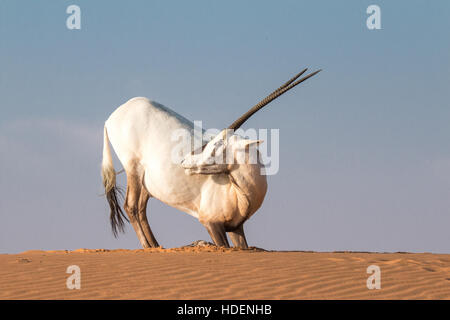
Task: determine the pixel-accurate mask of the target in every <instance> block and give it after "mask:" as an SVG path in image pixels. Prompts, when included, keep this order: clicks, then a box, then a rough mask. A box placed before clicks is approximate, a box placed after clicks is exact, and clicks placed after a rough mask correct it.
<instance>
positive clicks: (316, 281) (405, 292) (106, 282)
mask: <svg viewBox="0 0 450 320" xmlns="http://www.w3.org/2000/svg"><path fill="white" fill-rule="evenodd" d="M70 265H77V266H79V267H80V270H81V288H80V289H79V290H77V289H73V290H69V289H68V288H67V287H66V280H67V278H68V277H69V276H70V274H68V273H66V270H67V267H68V266H70ZM369 265H377V266H379V267H380V269H381V289H379V290H376V289H373V290H369V289H368V288H367V286H366V282H367V278H368V277H369V276H370V274H367V273H366V269H367V267H368V266H369ZM0 299H450V255H448V254H430V253H414V254H411V253H356V252H330V253H324V252H283V251H277V252H275V251H264V250H260V249H256V248H252V249H249V250H237V249H223V248H217V247H212V246H204V247H183V248H178V249H161V248H158V249H142V250H121V249H120V250H105V249H79V250H74V251H27V252H23V253H20V254H1V255H0Z"/></svg>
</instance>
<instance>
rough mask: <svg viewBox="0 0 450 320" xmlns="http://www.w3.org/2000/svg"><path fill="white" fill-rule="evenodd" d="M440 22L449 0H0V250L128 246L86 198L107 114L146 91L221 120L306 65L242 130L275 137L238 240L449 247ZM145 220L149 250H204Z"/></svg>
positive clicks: (95, 193)
mask: <svg viewBox="0 0 450 320" xmlns="http://www.w3.org/2000/svg"><path fill="white" fill-rule="evenodd" d="M71 4H76V5H78V6H80V8H81V30H68V29H67V28H66V19H67V17H68V14H66V8H67V7H68V6H69V5H71ZM370 4H377V5H379V6H380V8H381V25H382V29H381V30H368V29H367V27H366V19H367V17H368V15H367V14H366V8H367V7H368V6H369V5H370ZM449 16H450V3H449V2H448V1H432V2H425V1H395V2H394V1H279V2H275V1H206V0H205V1H198V0H196V1H129V2H126V3H125V2H124V1H121V2H119V1H114V2H110V1H58V2H56V1H2V2H1V3H0V97H1V101H2V102H1V104H0V105H1V111H2V113H1V114H2V116H1V117H0V148H1V150H2V154H1V157H0V218H1V220H2V222H1V223H0V252H19V251H24V250H27V249H76V248H80V247H89V248H100V247H102V248H118V247H125V248H136V247H138V246H139V244H138V241H137V238H136V236H135V234H134V232H133V230H132V228H131V227H128V228H127V233H126V234H125V235H123V236H121V237H120V238H119V239H117V240H116V239H114V237H113V236H112V235H111V232H110V228H109V222H108V208H107V204H106V201H105V199H104V198H103V197H101V193H102V188H101V179H100V176H99V168H100V160H101V159H100V158H101V150H102V129H103V122H104V121H105V120H106V119H107V118H108V116H109V114H110V113H111V112H113V111H114V109H115V108H116V107H118V106H119V105H121V104H122V103H124V102H125V101H127V100H128V99H129V98H132V97H134V96H146V97H149V98H150V99H153V100H156V101H158V102H160V103H162V104H164V105H166V106H168V107H170V108H172V109H173V110H175V111H176V112H178V113H180V114H182V115H183V116H185V117H187V118H189V119H191V120H202V121H203V125H204V127H207V128H209V127H214V128H222V127H225V126H227V125H228V124H230V123H231V122H232V121H234V120H235V119H236V118H237V117H238V116H240V115H241V114H242V113H243V112H245V111H246V110H247V109H248V108H249V107H251V106H252V105H253V104H254V103H256V102H257V101H259V99H261V98H263V97H264V95H265V94H267V93H268V92H270V91H271V90H273V89H275V88H276V87H278V86H279V85H280V84H281V83H283V82H284V81H286V80H287V79H288V78H289V77H290V76H291V75H293V74H295V73H296V72H298V70H300V69H301V68H303V67H310V68H311V69H318V68H322V69H324V71H323V72H322V73H320V74H319V75H318V76H316V77H314V78H313V79H310V80H308V81H307V82H305V83H304V84H302V85H301V86H300V87H298V88H296V89H294V90H293V91H292V92H289V93H288V94H286V95H285V96H283V97H281V98H280V99H278V100H277V101H275V102H273V103H272V104H271V105H270V107H267V108H266V109H264V111H261V112H259V113H258V114H256V115H255V116H254V117H252V119H251V120H250V121H249V122H248V123H246V128H249V127H254V128H268V129H270V128H278V129H280V171H279V173H278V174H277V175H274V176H270V177H269V178H268V179H269V180H268V182H269V191H268V195H267V197H266V200H265V202H264V204H263V207H262V208H261V209H260V210H259V211H258V212H257V213H256V214H255V215H254V216H253V217H252V218H251V220H250V221H249V222H247V223H246V230H247V231H246V232H247V238H248V241H249V244H250V245H255V246H259V247H263V248H267V249H285V250H320V251H330V250H363V251H412V252H423V251H429V252H446V253H450V233H448V226H449V225H450V214H449V213H450V212H449V211H450V196H449V194H450V145H449V137H450V126H449V122H450V106H449V100H450V90H449V89H450V86H449V84H450V41H449V30H450V20H449V19H448V17H449ZM116 168H117V169H118V170H119V169H120V164H119V163H118V162H116ZM119 180H120V182H121V183H122V184H123V185H124V184H125V181H124V177H123V176H121V177H120V179H119ZM148 217H149V220H150V225H151V227H152V229H153V231H154V233H155V235H156V237H157V239H158V240H159V242H160V244H162V245H163V246H165V247H172V246H180V245H185V244H188V243H190V242H192V241H194V240H197V239H206V240H209V236H208V234H207V232H206V230H204V228H203V226H202V225H201V224H200V223H198V222H197V221H196V220H195V219H193V218H192V217H190V216H188V215H187V214H185V213H181V212H179V211H177V210H175V209H172V208H170V207H167V206H165V205H164V204H162V203H160V202H158V201H157V200H155V199H151V200H150V203H149V210H148ZM173 230H177V233H176V234H174V233H173Z"/></svg>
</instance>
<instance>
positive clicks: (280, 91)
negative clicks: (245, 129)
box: [228, 68, 322, 130]
mask: <svg viewBox="0 0 450 320" xmlns="http://www.w3.org/2000/svg"><path fill="white" fill-rule="evenodd" d="M306 70H308V69H307V68H306V69H304V70H302V71H301V72H299V73H298V74H297V75H295V77H293V78H292V79H290V80H289V81H288V82H286V83H285V84H283V85H282V86H281V87H279V88H278V89H277V90H275V91H274V92H272V93H271V94H269V95H268V96H267V97H265V98H264V99H263V100H261V101H260V102H259V103H257V104H256V105H255V106H253V107H252V108H251V109H250V110H248V111H247V112H246V113H244V114H243V115H242V116H241V117H240V118H239V119H237V120H236V121H235V122H233V123H232V124H231V125H230V126H229V127H228V129H233V130H236V129H238V128H239V127H240V126H242V124H243V123H244V122H245V121H247V120H248V118H250V117H251V116H252V115H253V114H254V113H256V112H257V111H258V110H260V109H262V108H263V107H264V106H266V105H267V104H269V103H270V102H271V101H273V100H275V99H276V98H278V97H279V96H281V95H282V94H283V93H285V92H287V91H289V90H291V89H292V88H294V87H295V86H296V85H298V84H300V83H302V82H303V81H305V80H307V79H309V78H311V77H312V76H314V75H316V74H318V73H319V72H320V71H322V69H319V70H317V71H315V72H313V73H310V74H309V75H307V76H305V77H303V78H301V79H299V80H297V81H295V82H294V83H292V82H293V81H294V80H295V79H297V78H298V77H300V76H301V75H302V74H304V73H305V72H306Z"/></svg>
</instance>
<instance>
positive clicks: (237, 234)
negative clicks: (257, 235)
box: [228, 223, 248, 249]
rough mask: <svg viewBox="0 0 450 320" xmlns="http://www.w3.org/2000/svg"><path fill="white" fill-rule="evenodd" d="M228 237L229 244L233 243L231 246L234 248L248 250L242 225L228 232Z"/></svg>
mask: <svg viewBox="0 0 450 320" xmlns="http://www.w3.org/2000/svg"><path fill="white" fill-rule="evenodd" d="M228 236H229V237H230V239H231V242H233V246H235V247H236V248H243V249H247V248H248V244H247V240H246V239H245V233H244V224H243V223H242V224H241V225H240V226H239V227H237V228H236V229H235V230H233V231H229V232H228Z"/></svg>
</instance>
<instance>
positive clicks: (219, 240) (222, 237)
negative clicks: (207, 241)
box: [204, 222, 230, 248]
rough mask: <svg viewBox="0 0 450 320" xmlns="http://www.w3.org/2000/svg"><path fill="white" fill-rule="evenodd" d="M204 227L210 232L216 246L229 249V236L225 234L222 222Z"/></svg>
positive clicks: (211, 223) (209, 223)
mask: <svg viewBox="0 0 450 320" xmlns="http://www.w3.org/2000/svg"><path fill="white" fill-rule="evenodd" d="M204 226H205V227H206V229H207V230H208V233H209V235H210V236H211V239H212V241H213V242H214V244H215V245H216V246H219V247H225V248H229V247H230V245H229V243H228V239H227V235H226V233H225V226H224V225H223V223H220V222H207V223H204Z"/></svg>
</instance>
